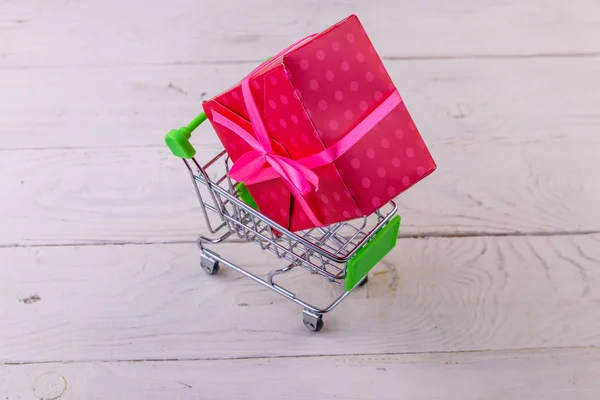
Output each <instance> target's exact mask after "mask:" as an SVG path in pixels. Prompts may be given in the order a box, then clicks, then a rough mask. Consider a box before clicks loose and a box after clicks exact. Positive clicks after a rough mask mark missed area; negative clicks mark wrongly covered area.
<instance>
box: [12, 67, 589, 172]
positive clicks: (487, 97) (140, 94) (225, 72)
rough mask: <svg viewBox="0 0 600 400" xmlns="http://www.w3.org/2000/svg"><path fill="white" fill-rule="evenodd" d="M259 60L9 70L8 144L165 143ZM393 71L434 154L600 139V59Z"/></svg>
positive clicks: (202, 139)
mask: <svg viewBox="0 0 600 400" xmlns="http://www.w3.org/2000/svg"><path fill="white" fill-rule="evenodd" d="M254 65H255V64H254V63H243V64H231V63H227V64H219V65H191V66H190V65H172V66H128V67H111V68H94V67H87V68H77V67H73V68H47V69H9V70H3V71H2V73H1V74H0V87H2V91H3V95H4V96H6V98H7V99H9V100H10V101H3V102H0V135H1V137H2V141H0V149H24V148H50V147H51V148H72V147H108V146H148V145H153V146H163V142H162V138H163V136H164V134H165V133H166V132H168V131H169V130H171V129H173V128H176V127H179V126H181V125H183V124H186V123H187V122H189V121H190V120H191V119H192V118H193V117H194V116H196V114H197V113H198V112H200V110H201V104H202V100H203V99H208V98H210V97H212V96H214V95H216V94H218V93H220V92H221V91H223V90H225V89H226V88H228V87H231V86H232V85H233V84H234V83H235V82H238V81H239V80H240V79H241V78H242V77H243V76H244V75H245V74H247V73H248V72H250V70H251V69H252V68H253V66H254ZM386 67H387V69H388V70H389V73H390V75H391V76H392V78H393V79H394V81H395V83H396V85H397V86H398V88H399V90H400V92H401V94H402V96H403V98H404V100H405V102H406V104H407V106H408V109H409V110H410V112H411V114H412V115H413V117H414V119H415V121H416V122H417V124H418V126H419V128H420V130H421V131H422V133H423V136H424V137H425V140H426V141H427V143H428V144H430V145H431V146H434V150H435V146H436V145H437V144H438V143H448V144H450V143H451V144H454V145H456V146H457V147H460V146H463V145H473V144H480V143H483V142H486V143H490V144H498V145H499V146H501V145H508V144H515V145H521V144H523V143H536V142H545V143H548V142H557V143H561V144H562V143H567V147H568V146H572V145H574V143H575V144H576V142H585V143H586V144H585V145H587V142H588V141H596V142H597V141H598V140H599V139H598V135H596V132H597V131H598V129H599V126H600V117H599V116H598V112H597V107H596V105H597V104H599V103H600V91H599V90H598V89H597V88H598V87H599V86H600V57H599V58H581V59H579V58H576V59H564V58H548V59H547V58H541V59H540V58H538V59H509V60H498V59H480V60H473V59H467V60H464V59H459V60H410V61H399V60H395V61H394V60H391V61H387V62H386ZM215 136H216V135H214V133H213V132H212V129H211V128H210V127H202V128H201V130H200V131H199V132H196V133H195V134H194V137H193V141H194V143H195V144H196V145H197V147H199V148H200V147H202V146H205V145H208V144H212V143H216V142H217V139H216V137H215ZM132 151H133V149H132ZM132 154H133V153H132ZM510 162H512V160H511V161H510ZM440 167H442V168H443V167H444V165H442V164H441V165H440Z"/></svg>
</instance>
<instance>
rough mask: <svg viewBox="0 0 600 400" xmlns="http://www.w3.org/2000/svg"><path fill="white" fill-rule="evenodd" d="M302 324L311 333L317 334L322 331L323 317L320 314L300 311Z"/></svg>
mask: <svg viewBox="0 0 600 400" xmlns="http://www.w3.org/2000/svg"><path fill="white" fill-rule="evenodd" d="M302 322H304V326H306V327H307V328H308V329H310V330H311V331H313V332H319V331H320V330H321V329H323V325H324V324H323V316H322V315H321V314H315V313H313V312H310V311H308V310H304V311H302Z"/></svg>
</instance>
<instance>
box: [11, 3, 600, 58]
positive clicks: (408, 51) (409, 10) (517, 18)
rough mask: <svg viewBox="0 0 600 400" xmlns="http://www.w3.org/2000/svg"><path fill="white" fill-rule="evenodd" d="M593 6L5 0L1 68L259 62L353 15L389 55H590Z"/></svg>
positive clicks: (597, 17)
mask: <svg viewBox="0 0 600 400" xmlns="http://www.w3.org/2000/svg"><path fill="white" fill-rule="evenodd" d="M599 7H600V5H599V4H598V2H596V1H594V0H576V1H571V2H564V1H561V0H551V1H545V0H535V1H527V2H523V1H519V0H508V1H503V2H500V3H499V2H497V1H494V0H484V1H473V0H460V1H453V2H451V3H449V2H447V1H445V0H435V1H428V2H423V1H420V0H402V1H397V0H374V1H370V2H364V1H360V0H336V1H328V2H326V3H324V2H322V1H318V0H305V1H297V0H285V1H281V0H260V1H252V2H239V1H237V0H227V1H220V2H213V1H207V0H205V1H196V2H192V1H189V0H174V1H168V2H167V1H157V0H155V1H144V0H129V1H127V2H126V3H124V2H122V1H118V0H110V1H102V2H100V1H90V2H71V1H67V0H52V1H47V0H35V1H20V0H8V1H7V0H5V1H3V3H2V8H0V36H1V37H2V38H3V40H2V42H0V65H3V66H10V67H20V66H64V65H117V64H118V65H123V64H156V63H170V64H175V63H201V62H207V61H239V60H261V59H262V58H264V57H266V56H268V55H269V54H273V53H274V52H276V51H277V50H279V49H281V48H283V47H284V46H286V45H288V44H290V43H292V42H293V41H295V40H298V39H300V38H301V37H304V36H306V35H308V34H311V33H313V32H318V31H321V30H323V29H325V28H327V27H329V26H330V25H332V24H333V23H335V22H337V21H338V20H340V19H342V18H344V17H346V16H347V15H349V14H351V13H357V14H358V15H359V17H360V18H361V19H362V21H363V23H364V25H365V27H366V29H367V31H368V32H369V34H370V35H371V36H372V39H373V41H374V43H375V44H376V46H377V48H378V49H379V50H380V51H381V53H382V54H383V55H384V56H387V57H446V56H465V55H466V56H472V55H532V54H540V53H551V54H556V53H569V54H578V53H597V52H598V50H600V49H599V46H600V45H599V44H598V41H597V40H596V38H597V37H598V33H599V28H598V26H599V25H600V8H599Z"/></svg>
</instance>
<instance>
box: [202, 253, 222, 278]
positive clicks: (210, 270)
mask: <svg viewBox="0 0 600 400" xmlns="http://www.w3.org/2000/svg"><path fill="white" fill-rule="evenodd" d="M200 266H201V267H202V269H203V270H204V271H205V272H206V273H207V274H209V275H214V274H216V273H217V272H219V267H220V266H219V262H218V261H216V260H212V259H211V258H208V257H207V256H205V255H204V254H202V255H201V256H200Z"/></svg>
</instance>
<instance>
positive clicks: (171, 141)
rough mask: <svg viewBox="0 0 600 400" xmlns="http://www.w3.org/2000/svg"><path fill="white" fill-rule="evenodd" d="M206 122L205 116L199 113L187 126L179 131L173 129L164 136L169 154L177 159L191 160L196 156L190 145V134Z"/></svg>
mask: <svg viewBox="0 0 600 400" xmlns="http://www.w3.org/2000/svg"><path fill="white" fill-rule="evenodd" d="M204 121H206V114H205V113H204V112H201V113H200V114H198V116H197V117H196V118H194V119H193V120H192V122H190V123H189V124H187V126H183V127H181V128H179V129H173V130H172V131H171V132H169V133H167V135H166V136H165V143H166V144H167V146H169V149H170V150H171V153H173V154H174V155H175V157H179V158H192V157H194V155H196V149H194V146H192V144H191V143H190V138H191V137H192V132H193V131H194V129H196V128H197V127H199V126H200V124H201V123H203V122H204Z"/></svg>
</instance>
